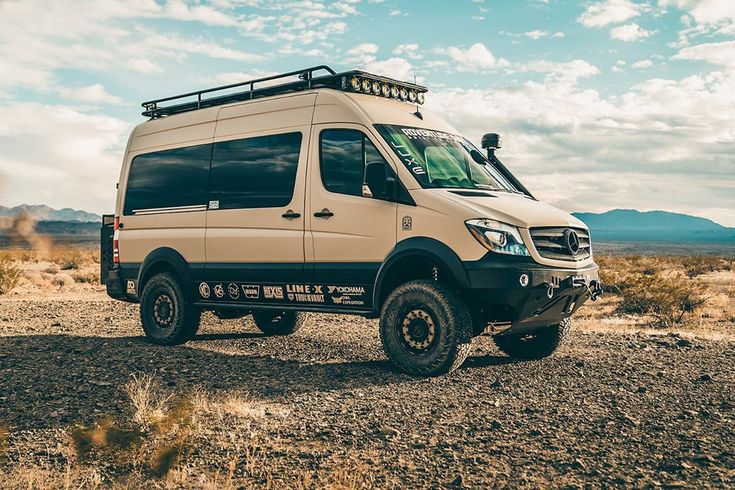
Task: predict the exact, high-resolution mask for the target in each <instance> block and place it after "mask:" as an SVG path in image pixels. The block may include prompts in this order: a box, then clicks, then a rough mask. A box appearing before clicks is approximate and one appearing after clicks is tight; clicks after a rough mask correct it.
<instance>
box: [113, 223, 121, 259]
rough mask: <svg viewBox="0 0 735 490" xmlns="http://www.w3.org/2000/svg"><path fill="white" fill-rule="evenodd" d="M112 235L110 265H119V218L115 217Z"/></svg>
mask: <svg viewBox="0 0 735 490" xmlns="http://www.w3.org/2000/svg"><path fill="white" fill-rule="evenodd" d="M113 230H114V234H113V235H112V263H113V264H119V263H120V216H115V223H114V227H113Z"/></svg>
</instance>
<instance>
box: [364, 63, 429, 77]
mask: <svg viewBox="0 0 735 490" xmlns="http://www.w3.org/2000/svg"><path fill="white" fill-rule="evenodd" d="M365 70H366V71H369V72H370V73H375V74H376V75H383V76H387V77H391V78H396V79H398V80H407V81H413V78H414V75H415V74H416V70H415V68H414V67H413V65H412V64H411V63H410V62H409V61H407V60H405V59H403V58H388V59H387V60H382V61H378V60H375V61H371V62H369V63H367V64H366V65H365Z"/></svg>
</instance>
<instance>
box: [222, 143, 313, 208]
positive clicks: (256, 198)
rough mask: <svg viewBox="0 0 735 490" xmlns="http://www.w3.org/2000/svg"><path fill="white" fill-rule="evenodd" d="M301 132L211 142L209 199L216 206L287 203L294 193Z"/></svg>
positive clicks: (257, 205) (229, 206)
mask: <svg viewBox="0 0 735 490" xmlns="http://www.w3.org/2000/svg"><path fill="white" fill-rule="evenodd" d="M300 150H301V133H286V134H277V135H269V136H260V137H256V138H247V139H241V140H233V141H222V142H219V143H215V144H214V153H213V154H212V170H211V173H210V177H209V199H210V200H212V201H219V209H240V208H271V207H281V206H287V205H288V204H289V203H290V202H291V198H292V197H293V190H294V184H295V182H296V170H297V167H298V164H299V152H300Z"/></svg>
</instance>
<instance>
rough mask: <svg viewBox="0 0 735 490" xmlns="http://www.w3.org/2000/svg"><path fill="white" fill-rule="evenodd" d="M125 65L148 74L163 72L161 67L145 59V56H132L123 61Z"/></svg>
mask: <svg viewBox="0 0 735 490" xmlns="http://www.w3.org/2000/svg"><path fill="white" fill-rule="evenodd" d="M125 66H126V67H127V68H129V69H131V70H133V71H137V72H140V73H145V74H150V73H161V72H163V68H161V67H160V66H159V65H157V64H156V63H154V62H152V61H151V60H148V59H145V58H132V59H129V60H128V61H126V62H125Z"/></svg>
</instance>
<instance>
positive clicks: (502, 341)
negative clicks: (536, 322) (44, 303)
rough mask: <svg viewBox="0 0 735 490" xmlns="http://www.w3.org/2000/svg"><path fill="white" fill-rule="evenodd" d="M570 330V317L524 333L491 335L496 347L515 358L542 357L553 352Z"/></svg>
mask: <svg viewBox="0 0 735 490" xmlns="http://www.w3.org/2000/svg"><path fill="white" fill-rule="evenodd" d="M571 330H572V319H571V318H565V319H564V320H562V321H561V322H559V323H557V324H555V325H549V326H548V327H542V328H539V329H538V330H537V331H535V332H531V333H525V334H501V335H497V336H495V337H493V342H495V345H496V346H498V349H500V350H501V351H503V352H505V353H506V354H508V355H509V356H510V357H514V358H517V359H543V358H544V357H549V356H550V355H551V354H553V353H554V352H555V351H556V349H558V348H559V346H560V345H561V344H562V343H563V342H564V341H565V340H566V338H567V337H568V336H569V332H570V331H571Z"/></svg>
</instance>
